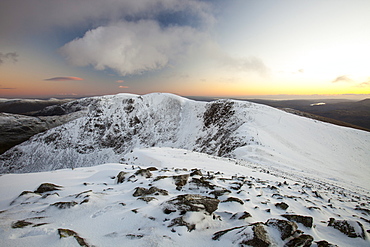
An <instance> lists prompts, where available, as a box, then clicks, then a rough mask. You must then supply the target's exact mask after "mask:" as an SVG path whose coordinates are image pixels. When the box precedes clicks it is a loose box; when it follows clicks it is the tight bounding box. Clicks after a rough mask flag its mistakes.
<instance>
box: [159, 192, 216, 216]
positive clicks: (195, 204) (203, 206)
mask: <svg viewBox="0 0 370 247" xmlns="http://www.w3.org/2000/svg"><path fill="white" fill-rule="evenodd" d="M219 203H220V200H218V199H215V198H211V197H207V196H202V195H197V194H185V195H179V196H177V197H175V198H174V199H171V200H169V201H166V202H165V203H163V205H162V206H163V211H164V212H165V213H167V212H176V211H177V210H178V211H180V214H185V213H186V212H189V211H193V212H199V211H205V212H206V213H208V214H209V215H210V214H212V213H213V212H214V211H216V210H217V208H218V204H219Z"/></svg>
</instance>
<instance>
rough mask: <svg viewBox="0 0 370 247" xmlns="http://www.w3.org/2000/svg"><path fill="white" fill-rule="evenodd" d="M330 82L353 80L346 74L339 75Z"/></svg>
mask: <svg viewBox="0 0 370 247" xmlns="http://www.w3.org/2000/svg"><path fill="white" fill-rule="evenodd" d="M332 82H333V83H336V82H353V80H352V79H351V78H349V77H348V76H347V75H341V76H338V77H337V78H335V79H334V80H333V81H332Z"/></svg>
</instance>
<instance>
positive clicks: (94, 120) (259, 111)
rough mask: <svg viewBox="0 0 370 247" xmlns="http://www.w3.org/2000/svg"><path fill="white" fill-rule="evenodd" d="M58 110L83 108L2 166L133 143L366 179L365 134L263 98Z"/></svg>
mask: <svg viewBox="0 0 370 247" xmlns="http://www.w3.org/2000/svg"><path fill="white" fill-rule="evenodd" d="M51 108H52V107H51ZM62 109H63V112H66V113H69V112H75V111H77V110H81V109H85V111H84V115H83V116H82V117H80V118H78V119H76V120H74V121H71V122H69V123H67V124H64V125H62V126H59V127H56V128H53V129H51V130H48V131H47V132H44V133H42V134H39V135H36V136H34V137H33V138H31V139H30V140H29V141H27V142H25V143H23V144H21V145H18V146H16V147H14V148H12V149H11V150H9V151H8V152H6V153H4V154H3V155H1V156H0V173H7V172H12V173H14V172H16V173H19V172H35V171H49V170H55V169H62V168H74V167H83V166H93V165H99V164H104V163H107V162H114V163H119V162H121V161H122V160H121V159H122V157H123V156H124V155H125V154H127V153H128V152H130V151H131V150H132V149H134V148H136V147H153V146H156V147H172V148H181V149H187V150H192V151H197V152H201V153H206V154H210V155H216V156H220V157H231V158H237V159H241V160H245V161H249V162H255V163H258V164H261V165H264V166H266V167H270V169H278V170H280V171H284V170H285V171H287V172H289V173H292V172H293V173H295V174H296V175H297V176H302V177H304V176H311V177H318V176H319V177H322V178H324V179H326V180H329V181H331V182H333V183H337V184H338V185H343V186H344V185H345V186H347V187H348V186H350V187H353V188H356V189H361V188H362V189H364V190H368V188H369V185H370V184H369V179H368V176H369V174H370V163H369V160H370V149H369V148H368V147H370V133H368V132H365V131H359V130H354V129H350V128H344V127H339V126H335V125H332V124H328V123H323V122H319V121H316V120H312V119H308V118H304V117H300V116H296V115H293V114H289V113H286V112H284V111H280V110H277V109H275V108H272V107H268V106H264V105H259V104H254V103H249V102H243V101H233V100H219V101H214V102H209V103H205V102H197V101H192V100H187V99H184V98H181V97H178V96H175V95H171V94H158V93H156V94H148V95H143V96H137V95H130V94H119V95H111V96H103V97H93V98H86V99H81V100H77V101H72V102H69V103H67V104H65V105H63V106H62ZM354 168H355V169H354Z"/></svg>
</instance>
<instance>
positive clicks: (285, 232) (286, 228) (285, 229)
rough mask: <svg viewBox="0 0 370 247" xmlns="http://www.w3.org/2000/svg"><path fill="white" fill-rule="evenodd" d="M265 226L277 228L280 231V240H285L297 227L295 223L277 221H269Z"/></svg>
mask: <svg viewBox="0 0 370 247" xmlns="http://www.w3.org/2000/svg"><path fill="white" fill-rule="evenodd" d="M266 225H267V226H272V227H275V228H277V229H278V230H279V231H280V234H281V235H280V237H281V239H282V240H285V239H287V238H289V237H291V236H293V234H294V233H295V232H296V231H297V229H298V226H297V224H296V223H295V222H292V221H287V220H279V219H269V220H268V221H267V222H266Z"/></svg>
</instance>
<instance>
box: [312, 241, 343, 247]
mask: <svg viewBox="0 0 370 247" xmlns="http://www.w3.org/2000/svg"><path fill="white" fill-rule="evenodd" d="M316 244H317V247H338V246H337V245H334V244H331V243H329V242H328V241H326V240H321V241H317V242H316Z"/></svg>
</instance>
